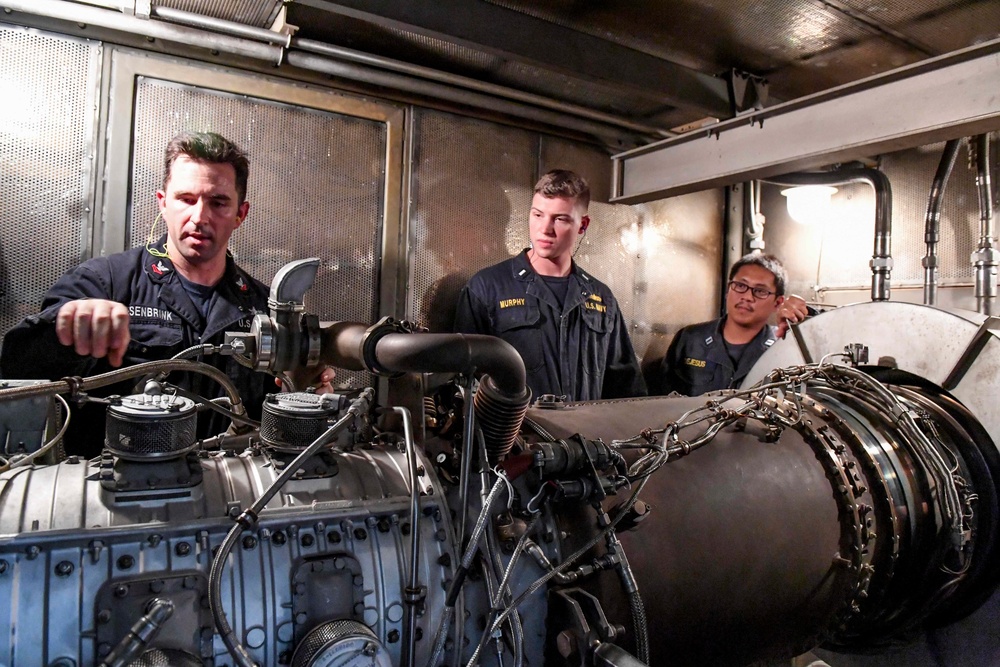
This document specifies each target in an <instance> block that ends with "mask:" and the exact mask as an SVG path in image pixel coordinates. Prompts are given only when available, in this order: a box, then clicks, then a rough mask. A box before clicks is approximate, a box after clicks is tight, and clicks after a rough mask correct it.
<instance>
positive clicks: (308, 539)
mask: <svg viewBox="0 0 1000 667" xmlns="http://www.w3.org/2000/svg"><path fill="white" fill-rule="evenodd" d="M299 542H301V543H302V546H304V547H311V546H312V545H314V544H315V543H316V538H315V537H313V536H312V534H310V533H303V534H302V537H301V538H299Z"/></svg>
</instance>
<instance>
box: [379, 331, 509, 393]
mask: <svg viewBox="0 0 1000 667" xmlns="http://www.w3.org/2000/svg"><path fill="white" fill-rule="evenodd" d="M375 357H376V358H377V360H378V362H379V364H381V365H382V366H383V367H385V368H386V369H388V370H390V371H394V372H406V371H414V372H420V373H435V372H464V373H468V372H472V371H475V372H480V373H484V374H487V375H489V376H490V378H491V379H492V381H493V384H494V385H495V386H496V388H497V389H498V390H499V391H500V392H501V393H502V394H504V395H506V396H510V397H512V398H513V397H520V396H522V395H523V394H525V391H526V386H527V374H526V373H525V370H524V361H522V359H521V355H519V354H518V353H517V350H515V349H514V348H513V346H511V345H510V343H508V342H506V341H503V340H500V339H499V338H495V337H493V336H482V335H478V334H432V333H428V334H388V335H386V336H384V337H383V338H381V339H380V340H379V341H378V343H377V344H376V346H375Z"/></svg>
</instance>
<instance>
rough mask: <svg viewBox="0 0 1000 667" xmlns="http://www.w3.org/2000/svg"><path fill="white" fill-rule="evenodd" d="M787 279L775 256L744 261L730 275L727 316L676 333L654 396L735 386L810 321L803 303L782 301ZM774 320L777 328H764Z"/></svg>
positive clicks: (749, 257) (693, 393)
mask: <svg viewBox="0 0 1000 667" xmlns="http://www.w3.org/2000/svg"><path fill="white" fill-rule="evenodd" d="M787 282H788V277H787V274H786V272H785V267H784V266H782V264H781V262H779V261H778V259H777V258H776V257H774V256H773V255H765V254H763V253H751V254H749V255H744V256H743V257H742V258H740V260H739V261H738V262H736V263H735V264H733V268H731V269H730V270H729V283H728V288H727V290H726V315H725V316H723V317H721V318H719V319H716V320H711V321H709V322H702V323H701V324H692V325H689V326H686V327H684V328H683V329H681V330H680V331H678V332H677V335H676V336H674V339H673V341H672V342H671V343H670V348H669V349H668V350H667V354H666V356H665V357H664V358H663V363H662V365H661V366H660V373H659V375H658V377H657V382H655V383H652V384H653V391H654V393H656V394H662V395H666V394H669V393H671V392H675V391H676V392H678V393H680V394H684V395H685V396H698V395H700V394H704V393H705V392H708V391H717V390H720V389H733V388H736V387H737V386H739V384H740V383H741V382H742V381H743V378H745V377H746V376H747V373H749V372H750V369H751V368H753V365H754V364H755V363H757V360H758V359H760V356H761V355H762V354H764V352H765V351H766V350H767V349H768V348H769V347H771V345H773V344H774V341H775V340H777V339H778V338H781V337H784V334H785V332H786V331H787V329H788V326H789V324H794V323H796V322H800V321H802V320H803V319H805V318H806V316H807V315H808V309H807V307H806V304H805V301H803V300H802V299H801V298H800V297H797V296H789V297H786V296H785V284H786V283H787ZM772 315H776V316H777V318H778V321H779V326H778V327H772V326H769V325H768V321H769V320H770V318H771V316H772Z"/></svg>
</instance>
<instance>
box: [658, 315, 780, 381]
mask: <svg viewBox="0 0 1000 667" xmlns="http://www.w3.org/2000/svg"><path fill="white" fill-rule="evenodd" d="M725 322H726V318H724V317H723V318H719V319H717V320H711V321H709V322H702V323H701V324H691V325H689V326H686V327H684V328H682V329H681V330H680V331H678V332H677V334H676V335H675V336H674V339H673V341H672V342H671V343H670V348H669V349H668V350H667V354H666V356H665V357H663V363H662V364H661V366H660V374H659V385H658V386H656V387H654V388H653V390H654V392H655V393H656V394H659V395H666V394H669V393H670V392H672V391H676V392H677V393H679V394H683V395H685V396H700V395H701V394H704V393H705V392H707V391H718V390H720V389H734V388H736V387H738V386H739V384H740V383H741V382H742V381H743V378H745V377H746V376H747V373H749V372H750V369H751V368H753V365H754V364H755V363H757V360H758V359H760V356H761V355H762V354H764V352H765V351H766V350H767V348H769V347H771V346H772V345H774V341H775V340H777V336H776V335H775V331H776V330H775V328H774V327H772V326H767V325H765V326H764V327H763V328H762V329H761V330H760V331H759V332H758V333H757V335H756V336H755V337H754V339H753V340H751V341H750V342H749V343H747V346H746V348H745V349H744V351H743V356H741V357H740V362H739V365H738V366H734V365H733V361H732V359H730V357H729V353H728V352H727V351H726V343H725V340H724V339H723V338H722V327H723V325H724V324H725Z"/></svg>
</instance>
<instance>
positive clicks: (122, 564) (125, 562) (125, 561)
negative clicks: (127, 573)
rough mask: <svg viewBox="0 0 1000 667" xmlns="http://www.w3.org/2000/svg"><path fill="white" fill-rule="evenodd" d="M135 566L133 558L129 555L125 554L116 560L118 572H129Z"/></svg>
mask: <svg viewBox="0 0 1000 667" xmlns="http://www.w3.org/2000/svg"><path fill="white" fill-rule="evenodd" d="M133 565H135V558H133V557H132V556H130V555H129V554H125V555H124V556H122V557H121V558H119V559H118V569H119V570H130V569H132V566H133Z"/></svg>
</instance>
